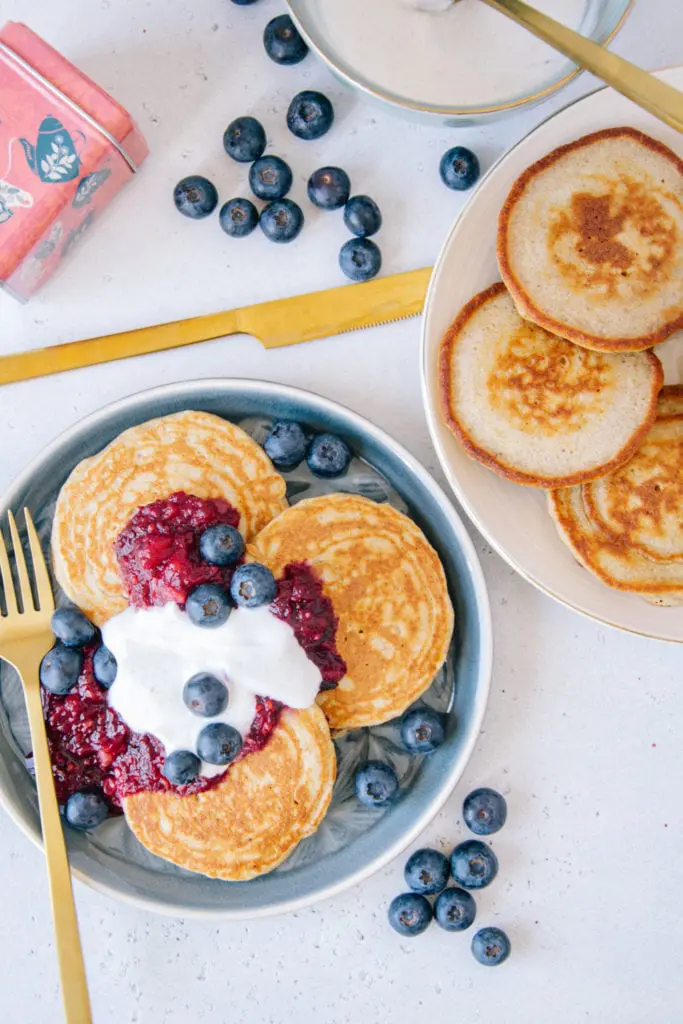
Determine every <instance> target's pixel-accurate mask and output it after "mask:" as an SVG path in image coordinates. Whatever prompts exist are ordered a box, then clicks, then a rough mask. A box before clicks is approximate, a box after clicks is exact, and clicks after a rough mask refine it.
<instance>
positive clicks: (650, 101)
mask: <svg viewBox="0 0 683 1024" xmlns="http://www.w3.org/2000/svg"><path fill="white" fill-rule="evenodd" d="M484 3H487V4H488V5H489V7H493V8H494V9H495V10H496V11H500V13H501V14H505V15H507V17H508V18H511V19H512V20H513V21H516V22H517V24H518V25H522V26H523V27H524V28H526V29H528V30H529V31H530V32H533V34H534V35H535V36H538V38H539V39H542V40H543V42H544V43H548V44H549V45H550V46H552V47H553V49H555V50H559V52H560V53H563V54H564V55H565V57H569V59H570V60H572V61H574V63H575V64H580V65H581V66H582V67H584V68H586V70H587V71H591V72H592V73H593V74H594V75H597V77H598V78H601V79H602V81H603V82H605V83H606V84H607V85H611V86H612V88H613V89H616V91H617V92H620V93H621V94H622V96H626V97H627V98H628V99H629V100H633V102H634V103H637V104H638V106H639V107H642V108H643V109H644V110H647V111H649V113H650V114H654V116H655V117H658V118H659V120H660V121H664V123H665V124H668V125H670V126H671V127H672V128H675V129H676V131H679V132H683V92H679V90H678V89H674V87H673V86H671V85H667V83H666V82H661V81H660V80H659V79H658V78H655V77H654V75H651V74H649V72H647V71H643V69H642V68H638V67H636V65H635V64H631V63H630V62H629V61H627V60H624V58H623V57H619V56H617V54H616V53H610V52H609V51H608V50H605V49H604V48H603V47H602V46H598V44H597V43H594V42H593V41H592V40H590V39H586V38H585V36H582V35H579V33H578V32H574V31H573V30H572V29H570V28H567V27H566V26H565V25H561V24H560V23H559V21H555V20H554V18H549V17H548V15H547V14H542V13H541V12H540V11H537V10H536V9H535V8H533V7H529V5H528V4H526V3H524V2H523V0H484Z"/></svg>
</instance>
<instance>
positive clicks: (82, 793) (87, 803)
mask: <svg viewBox="0 0 683 1024" xmlns="http://www.w3.org/2000/svg"><path fill="white" fill-rule="evenodd" d="M108 814H109V807H108V805H107V801H106V800H105V799H104V796H103V795H102V793H100V792H99V791H98V790H96V789H79V790H78V791H77V792H76V793H72V794H71V796H70V797H69V799H68V800H67V801H66V805H65V807H64V817H65V818H66V820H67V822H68V823H69V825H71V827H72V828H77V829H79V830H80V831H81V832H87V831H88V830H89V829H91V828H97V826H98V825H101V824H102V822H103V821H104V819H105V818H106V817H107V815H108Z"/></svg>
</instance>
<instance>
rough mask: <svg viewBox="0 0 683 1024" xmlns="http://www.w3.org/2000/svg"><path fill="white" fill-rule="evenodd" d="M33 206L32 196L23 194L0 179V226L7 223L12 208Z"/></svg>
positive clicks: (26, 193)
mask: <svg viewBox="0 0 683 1024" xmlns="http://www.w3.org/2000/svg"><path fill="white" fill-rule="evenodd" d="M28 206H33V196H32V195H31V193H30V192H24V190H23V189H21V188H17V186H16V185H12V184H11V183H10V182H9V181H3V179H2V178H0V224H4V223H5V221H8V220H9V219H10V217H11V216H12V215H13V213H14V207H28Z"/></svg>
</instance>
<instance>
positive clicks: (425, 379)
mask: <svg viewBox="0 0 683 1024" xmlns="http://www.w3.org/2000/svg"><path fill="white" fill-rule="evenodd" d="M681 68H683V64H671V65H666V66H665V67H660V68H656V69H653V70H652V71H651V72H650V73H651V74H653V75H655V76H656V77H662V75H663V74H664V73H666V72H667V71H675V70H680V69H681ZM609 88H610V87H609V86H607V85H599V86H597V87H596V88H595V89H591V91H590V92H587V93H584V94H583V95H582V96H577V97H576V98H575V99H573V100H570V101H569V102H568V103H565V104H563V105H562V106H561V107H559V108H558V109H557V110H553V111H552V112H551V113H549V114H548V115H547V116H546V117H544V118H543V119H542V120H541V121H539V122H538V123H537V124H535V125H533V127H531V128H530V129H529V131H527V132H525V133H524V135H522V136H521V138H519V139H517V141H516V142H514V143H513V144H512V145H511V146H509V147H508V148H507V149H506V150H505V152H504V153H501V155H500V156H499V157H498V159H497V160H496V161H495V162H494V163H493V164H492V165H491V166H490V167H489V169H488V170H487V171H486V173H485V174H484V175H483V176H482V178H481V181H484V180H486V178H488V177H489V175H492V174H493V173H494V172H496V171H497V169H498V167H499V166H500V165H501V164H503V163H504V162H505V160H506V158H507V157H508V156H509V155H510V154H511V153H512V152H513V151H514V150H516V149H517V148H518V147H519V146H521V145H522V143H524V142H525V141H526V140H527V139H528V138H529V137H530V136H531V135H533V134H534V133H535V132H536V131H537V130H538V129H540V128H542V127H544V125H546V124H548V123H549V122H550V121H553V120H554V119H555V118H556V117H559V116H560V114H563V113H564V112H565V111H566V110H570V109H571V108H572V107H575V106H577V105H578V104H580V103H583V101H584V100H589V99H590V98H591V97H593V96H596V95H597V94H598V93H601V92H606V91H607V90H608V89H609ZM464 209H465V207H463V208H462V209H461V210H460V211H459V212H458V213H457V214H456V216H455V219H454V221H453V223H452V224H451V226H450V228H449V230H448V233H447V234H446V237H445V239H444V241H443V243H442V245H441V248H440V249H439V253H438V255H437V258H436V260H435V261H434V267H433V269H432V274H431V277H430V279H429V284H428V287H427V294H426V296H425V304H424V308H423V315H422V322H421V325H420V392H421V396H422V405H423V408H424V412H425V418H426V420H427V428H428V430H429V438H430V440H431V442H432V444H433V446H434V450H435V451H436V454H437V457H438V459H439V465H440V466H441V469H442V470H443V472H444V475H445V477H446V479H447V480H448V484H449V487H450V488H451V490H452V491H453V494H454V495H455V497H456V499H457V501H458V503H459V505H460V506H461V507H462V509H463V511H464V512H465V514H466V516H467V518H468V519H469V520H470V522H471V523H472V525H473V526H474V527H476V529H477V530H478V532H479V533H480V534H481V536H482V537H483V538H484V540H485V541H486V542H487V544H490V545H491V547H492V548H493V550H494V551H495V552H496V554H497V555H499V556H500V558H502V559H503V561H504V562H506V563H507V565H509V566H510V568H511V569H514V571H515V572H516V573H517V574H518V575H519V576H521V578H522V579H524V580H526V582H527V583H530V584H531V586H533V587H535V588H536V590H538V591H539V592H540V593H542V594H545V595H546V596H547V597H549V598H551V599H552V600H553V601H555V602H557V604H560V605H562V606H563V607H565V608H569V609H570V610H571V611H573V612H576V613H577V614H578V615H581V616H583V618H585V619H588V620H590V621H592V622H598V623H599V624H600V625H602V626H609V627H610V628H611V629H618V630H620V631H621V632H622V633H629V634H631V635H632V636H640V637H645V638H646V639H649V640H657V641H659V642H660V643H666V644H681V643H683V641H680V640H677V639H676V638H674V637H667V636H657V635H655V634H652V633H648V632H646V631H645V630H641V629H633V628H632V627H630V626H623V625H622V624H621V623H619V622H614V621H613V620H612V619H609V618H604V617H603V616H600V615H597V614H595V613H593V612H589V611H587V610H586V609H585V608H582V607H581V606H580V605H577V604H574V603H572V602H571V601H569V600H567V599H566V598H564V597H562V595H561V594H559V593H557V592H556V591H555V590H553V589H552V588H550V587H548V586H546V585H545V584H543V583H541V582H540V581H539V580H537V579H536V577H535V576H534V575H532V574H531V573H530V572H528V571H527V570H526V569H525V568H524V567H523V566H522V565H520V564H519V562H518V561H517V560H516V559H515V558H513V557H512V555H510V554H509V553H508V552H507V551H506V550H505V549H504V548H503V547H502V546H501V544H500V543H499V542H498V540H497V539H496V538H495V537H494V536H493V535H492V534H491V532H490V531H489V530H488V529H487V528H486V527H485V526H484V524H483V523H482V522H481V520H480V518H479V516H478V515H477V513H476V512H475V511H474V509H473V508H472V504H471V502H470V501H469V499H468V497H467V495H466V493H465V492H464V491H463V489H462V487H461V486H460V484H459V483H458V481H457V479H456V475H455V473H454V472H453V470H452V469H451V466H450V463H449V460H448V458H447V456H446V454H445V452H444V451H443V450H442V445H441V443H440V441H439V439H438V436H437V431H436V427H435V423H436V420H437V419H438V418H439V412H438V410H437V408H436V406H435V405H434V403H433V402H432V400H431V394H430V384H429V378H430V374H431V373H432V371H433V367H432V365H431V364H430V362H429V358H428V353H427V344H428V342H427V319H428V317H427V313H428V310H429V307H430V304H431V302H432V296H433V294H434V293H435V291H436V287H437V284H436V281H437V278H438V277H439V273H440V270H441V267H442V265H443V262H444V260H445V258H446V253H447V251H448V250H449V249H450V246H451V242H452V238H453V235H454V234H455V231H456V229H457V227H458V224H459V222H460V218H461V216H462V214H463V211H464Z"/></svg>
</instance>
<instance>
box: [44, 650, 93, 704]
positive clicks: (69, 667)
mask: <svg viewBox="0 0 683 1024" xmlns="http://www.w3.org/2000/svg"><path fill="white" fill-rule="evenodd" d="M82 666H83V655H82V654H81V652H80V651H79V650H77V649H76V648H74V647H65V646H64V644H60V643H56V644H55V645H54V647H53V648H52V650H51V651H48V652H47V654H46V655H45V657H44V658H43V660H42V661H41V663H40V681H41V683H42V684H43V686H44V687H45V689H46V690H49V691H50V693H56V694H63V693H68V692H69V690H72V689H73V688H74V686H75V685H76V683H77V682H78V677H79V675H80V674H81V668H82Z"/></svg>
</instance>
